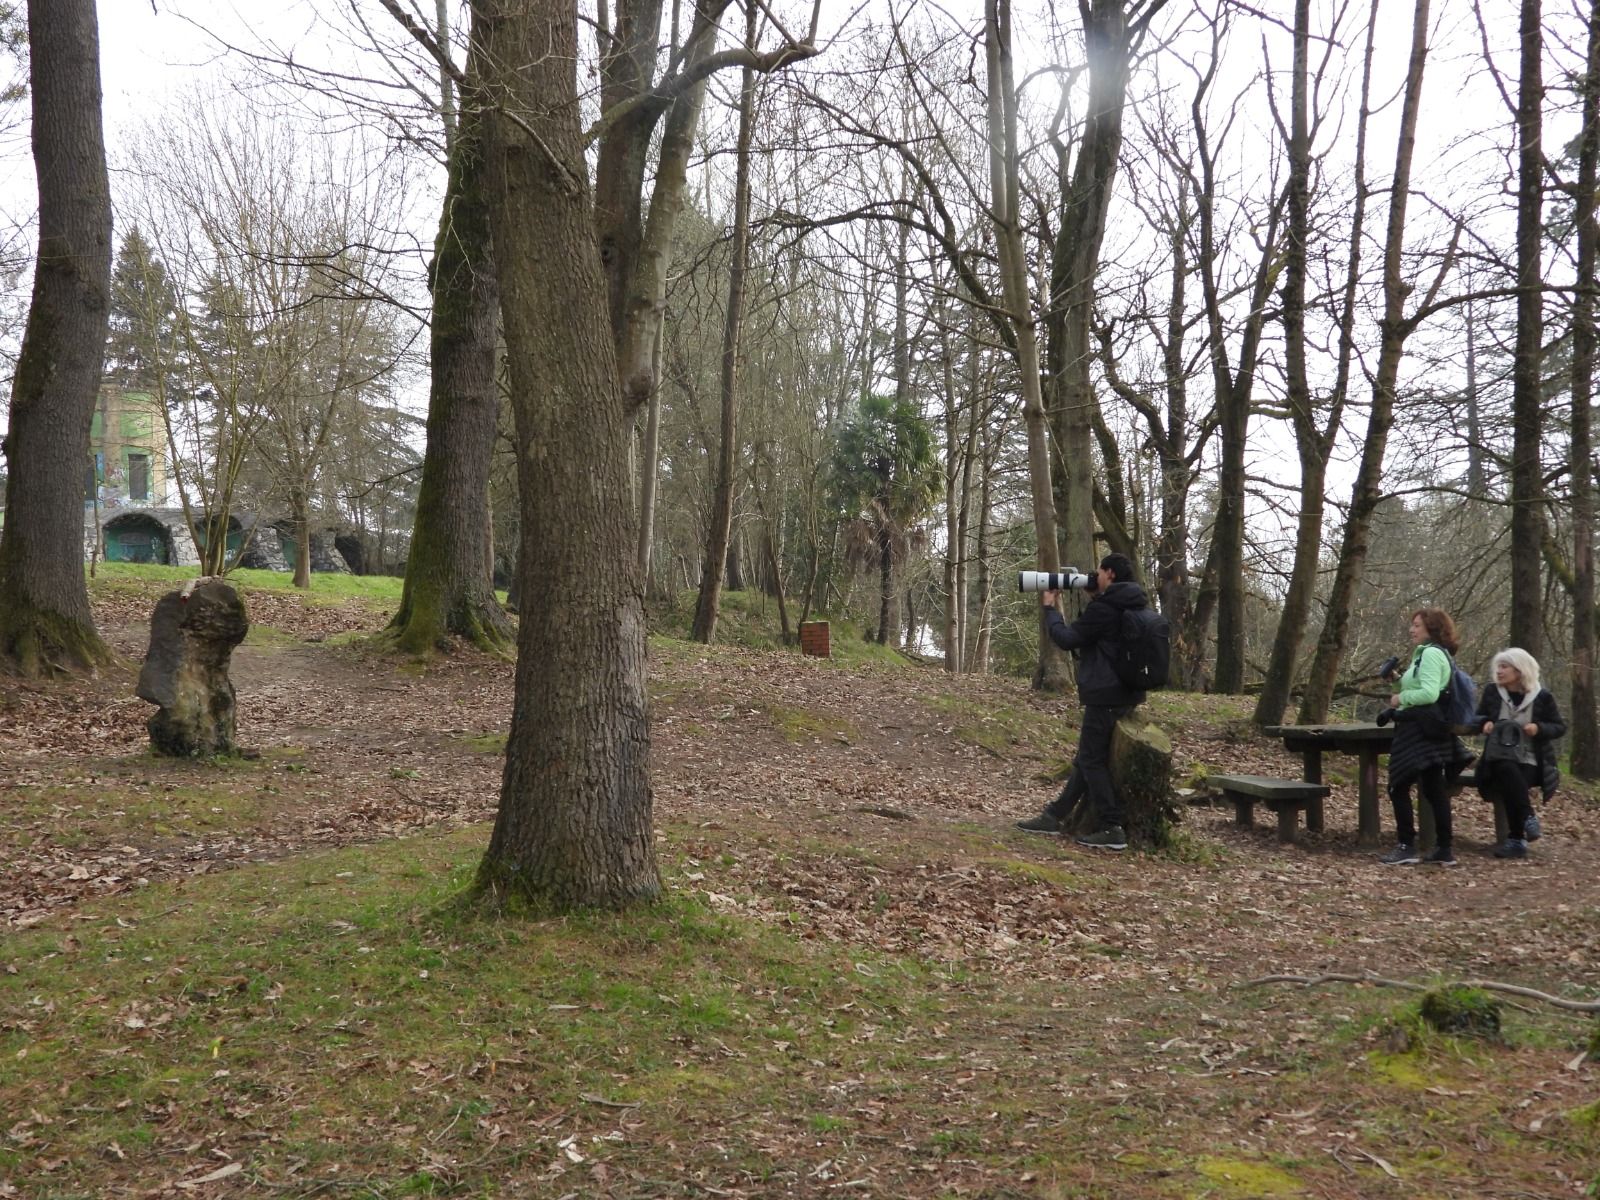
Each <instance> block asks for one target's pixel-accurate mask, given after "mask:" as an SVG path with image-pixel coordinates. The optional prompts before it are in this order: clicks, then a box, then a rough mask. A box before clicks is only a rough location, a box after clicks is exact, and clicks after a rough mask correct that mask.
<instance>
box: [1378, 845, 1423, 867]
mask: <svg viewBox="0 0 1600 1200" xmlns="http://www.w3.org/2000/svg"><path fill="white" fill-rule="evenodd" d="M1378 861H1379V862H1381V863H1382V864H1383V865H1384V866H1386V867H1409V866H1410V865H1411V864H1412V863H1419V862H1421V861H1422V857H1421V856H1420V855H1419V854H1418V853H1417V848H1416V847H1415V846H1413V845H1411V844H1410V843H1408V842H1401V843H1400V844H1399V845H1398V846H1396V847H1395V848H1394V849H1393V850H1391V851H1389V853H1387V854H1385V855H1384V856H1383V857H1382V858H1380V859H1379V860H1378Z"/></svg>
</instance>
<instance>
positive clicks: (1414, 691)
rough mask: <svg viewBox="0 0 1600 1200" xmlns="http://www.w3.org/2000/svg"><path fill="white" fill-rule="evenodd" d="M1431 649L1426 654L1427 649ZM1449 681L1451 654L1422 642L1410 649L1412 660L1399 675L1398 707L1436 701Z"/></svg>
mask: <svg viewBox="0 0 1600 1200" xmlns="http://www.w3.org/2000/svg"><path fill="white" fill-rule="evenodd" d="M1430 650H1432V651H1433V653H1432V654H1429V653H1428V651H1430ZM1449 683H1450V654H1449V652H1448V651H1447V650H1445V648H1444V647H1443V646H1439V645H1436V644H1434V643H1433V642H1425V643H1423V644H1422V645H1420V646H1418V647H1417V648H1416V649H1415V650H1413V651H1412V652H1411V664H1410V665H1409V666H1408V667H1407V668H1406V669H1405V671H1404V672H1403V673H1402V674H1401V676H1400V707H1401V708H1424V707H1426V706H1427V705H1429V704H1433V703H1436V702H1437V701H1438V699H1439V697H1440V696H1441V695H1443V694H1444V689H1445V688H1446V687H1447V686H1448V685H1449Z"/></svg>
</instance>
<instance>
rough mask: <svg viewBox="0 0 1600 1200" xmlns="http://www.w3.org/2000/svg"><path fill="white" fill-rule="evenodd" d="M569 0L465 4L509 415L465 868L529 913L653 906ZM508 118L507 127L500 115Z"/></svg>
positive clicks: (631, 556) (623, 456)
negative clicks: (513, 518)
mask: <svg viewBox="0 0 1600 1200" xmlns="http://www.w3.org/2000/svg"><path fill="white" fill-rule="evenodd" d="M577 22H578V17H577V11H576V4H575V0H551V3H549V4H547V5H544V6H540V7H539V8H538V9H537V10H535V8H534V7H533V6H528V5H521V4H503V3H501V0H474V3H473V33H474V37H475V38H476V39H478V40H479V44H480V46H481V50H482V54H481V57H480V61H481V62H482V63H483V64H484V71H485V76H486V82H487V83H488V85H489V86H490V88H491V90H492V92H493V94H494V95H495V96H497V97H499V98H500V99H501V104H502V105H503V106H504V107H497V108H495V109H493V110H491V113H490V117H489V131H488V132H489V147H490V152H489V155H488V162H487V167H488V170H487V174H488V180H489V198H490V199H489V212H490V224H491V228H492V233H493V239H494V247H495V263H496V266H497V268H498V275H499V278H500V279H501V280H504V281H508V282H509V283H510V285H511V286H508V287H507V288H506V289H505V291H504V293H503V295H502V297H501V309H502V313H503V317H504V321H505V330H506V347H507V352H508V357H509V362H510V370H511V382H512V394H513V396H514V397H515V405H516V416H517V462H518V478H519V483H520V487H521V518H522V520H521V555H520V558H519V563H518V569H519V571H520V572H521V573H522V574H523V576H524V577H525V578H527V579H537V580H538V581H539V603H538V604H536V605H530V606H529V607H528V611H527V612H525V613H524V614H523V616H522V620H521V621H520V623H519V628H518V637H517V670H516V699H515V706H514V709H513V713H512V718H511V732H510V737H509V740H508V742H507V746H506V768H505V778H504V782H503V785H502V788H501V795H500V810H499V813H498V815H497V817H496V819H495V826H494V832H493V834H492V835H491V837H490V842H489V848H488V851H487V852H486V853H485V855H484V859H483V863H482V865H481V867H480V870H479V882H480V885H481V886H482V887H483V888H484V889H486V890H487V891H489V892H491V893H493V894H496V895H504V896H514V897H518V898H521V899H523V900H525V901H527V902H529V903H530V904H532V905H533V906H534V907H535V908H536V909H553V910H564V909H571V908H575V907H586V906H599V907H621V906H624V905H629V904H632V903H636V902H639V901H644V900H650V899H653V898H655V897H656V896H658V895H659V894H660V891H661V878H660V874H659V872H658V870H657V867H656V860H655V847H654V842H653V834H652V826H651V794H650V775H649V757H650V736H649V723H648V706H647V700H646V693H645V625H644V603H643V596H642V594H641V591H642V589H641V580H640V577H639V574H638V571H637V570H636V569H635V567H636V565H637V559H636V546H635V544H634V532H635V531H634V521H633V495H632V486H631V479H630V477H629V472H628V448H629V442H630V438H631V434H632V412H633V409H632V408H631V407H630V406H629V405H628V404H627V403H626V402H625V401H624V397H623V390H622V383H621V379H620V377H619V374H618V369H617V359H616V346H615V343H614V341H613V338H612V330H611V320H610V316H609V314H608V310H607V292H606V280H605V275H604V273H603V272H602V269H601V255H600V250H599V247H598V245H597V244H596V236H595V225H594V220H593V213H592V211H591V204H590V195H589V185H588V177H587V167H586V165H585V161H584V150H583V139H582V133H581V130H580V129H579V127H578V116H579V106H578V96H577V80H576V75H575V72H576V69H577V63H578V61H579V53H578V45H577ZM513 115H515V117H516V119H515V120H514V119H513Z"/></svg>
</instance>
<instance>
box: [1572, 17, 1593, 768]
mask: <svg viewBox="0 0 1600 1200" xmlns="http://www.w3.org/2000/svg"><path fill="white" fill-rule="evenodd" d="M1582 101H1583V103H1582V107H1583V122H1582V134H1581V136H1580V139H1579V148H1578V185H1577V190H1576V193H1575V205H1574V212H1573V223H1574V225H1575V226H1576V234H1577V242H1578V262H1577V287H1576V288H1575V289H1574V291H1573V295H1572V447H1571V463H1572V468H1571V475H1572V539H1573V551H1572V573H1573V582H1574V588H1573V596H1572V612H1573V620H1572V721H1571V723H1570V724H1569V725H1568V726H1567V736H1568V737H1569V738H1570V739H1571V740H1570V742H1569V749H1570V752H1571V755H1572V773H1573V774H1574V775H1576V776H1577V777H1578V778H1579V779H1596V778H1600V713H1597V709H1600V705H1597V703H1596V697H1595V678H1594V673H1595V632H1596V631H1595V621H1594V601H1595V577H1594V526H1595V516H1594V476H1593V473H1592V471H1591V469H1590V465H1589V459H1590V456H1591V454H1592V452H1593V448H1594V439H1593V431H1592V423H1591V414H1590V411H1589V404H1590V400H1591V398H1592V397H1593V394H1594V360H1595V330H1594V292H1595V256H1596V250H1597V243H1600V227H1597V226H1596V222H1595V187H1596V184H1597V178H1596V176H1597V175H1600V0H1592V2H1591V4H1590V6H1589V46H1588V62H1587V69H1586V70H1585V72H1584V76H1583V92H1582Z"/></svg>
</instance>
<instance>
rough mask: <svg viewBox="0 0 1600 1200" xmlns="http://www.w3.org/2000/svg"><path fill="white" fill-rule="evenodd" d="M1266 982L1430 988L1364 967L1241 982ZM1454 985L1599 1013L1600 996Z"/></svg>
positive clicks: (1475, 982)
mask: <svg viewBox="0 0 1600 1200" xmlns="http://www.w3.org/2000/svg"><path fill="white" fill-rule="evenodd" d="M1264 983H1298V984H1300V985H1301V986H1302V987H1316V986H1317V985H1318V984H1321V983H1370V984H1374V985H1375V986H1377V987H1394V988H1404V989H1406V990H1407V991H1411V992H1426V991H1429V990H1431V989H1429V988H1428V987H1426V986H1425V985H1423V984H1420V983H1411V982H1410V981H1408V980H1405V979H1385V978H1384V977H1383V976H1381V975H1374V974H1373V973H1372V972H1371V971H1363V972H1362V973H1361V974H1359V975H1355V974H1347V973H1344V972H1339V971H1330V972H1328V973H1327V974H1324V975H1263V976H1262V977H1261V978H1260V979H1251V980H1249V981H1247V982H1245V983H1243V984H1240V985H1239V986H1240V987H1258V986H1260V985H1261V984H1264ZM1451 986H1455V987H1465V988H1480V989H1482V990H1483V991H1486V992H1504V993H1505V994H1506V995H1508V996H1521V997H1524V998H1525V999H1528V1000H1538V1001H1540V1002H1542V1003H1544V1004H1549V1005H1551V1006H1552V1007H1555V1008H1561V1009H1565V1010H1566V1011H1568V1012H1581V1013H1600V1000H1568V999H1567V998H1566V997H1564V996H1552V995H1550V993H1548V992H1540V991H1535V990H1534V989H1533V988H1527V987H1521V986H1519V985H1518V984H1515V983H1498V982H1496V981H1495V980H1493V979H1463V980H1462V981H1461V982H1460V983H1458V984H1454V985H1451Z"/></svg>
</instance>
